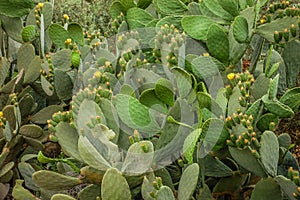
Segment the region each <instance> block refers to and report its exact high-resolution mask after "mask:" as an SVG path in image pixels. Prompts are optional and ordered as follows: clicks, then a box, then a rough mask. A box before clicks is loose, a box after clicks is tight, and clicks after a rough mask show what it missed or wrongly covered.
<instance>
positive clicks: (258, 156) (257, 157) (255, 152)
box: [251, 149, 260, 159]
mask: <svg viewBox="0 0 300 200" xmlns="http://www.w3.org/2000/svg"><path fill="white" fill-rule="evenodd" d="M251 154H252V155H253V156H254V157H255V158H256V159H259V158H260V155H259V153H258V152H257V151H256V150H255V149H252V150H251Z"/></svg>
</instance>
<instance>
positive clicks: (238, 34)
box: [232, 16, 249, 43]
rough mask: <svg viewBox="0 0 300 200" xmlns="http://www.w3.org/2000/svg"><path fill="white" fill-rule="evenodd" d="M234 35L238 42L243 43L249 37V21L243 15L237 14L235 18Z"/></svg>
mask: <svg viewBox="0 0 300 200" xmlns="http://www.w3.org/2000/svg"><path fill="white" fill-rule="evenodd" d="M232 29H233V36H234V38H235V39H236V41H237V42H239V43H243V42H246V41H247V39H248V37H249V36H248V32H249V31H248V21H247V19H246V18H245V17H243V16H237V17H236V18H235V19H234V22H233V25H232Z"/></svg>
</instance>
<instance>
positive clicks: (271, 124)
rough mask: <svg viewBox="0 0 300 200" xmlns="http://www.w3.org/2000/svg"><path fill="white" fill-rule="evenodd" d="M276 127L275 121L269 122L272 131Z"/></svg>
mask: <svg viewBox="0 0 300 200" xmlns="http://www.w3.org/2000/svg"><path fill="white" fill-rule="evenodd" d="M275 128H276V124H275V122H270V124H269V130H270V131H274V130H275Z"/></svg>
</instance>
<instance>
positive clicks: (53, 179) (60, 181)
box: [32, 170, 82, 191]
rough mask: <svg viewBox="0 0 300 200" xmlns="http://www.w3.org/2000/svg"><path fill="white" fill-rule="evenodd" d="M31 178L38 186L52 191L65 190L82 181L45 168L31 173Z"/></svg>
mask: <svg viewBox="0 0 300 200" xmlns="http://www.w3.org/2000/svg"><path fill="white" fill-rule="evenodd" d="M32 179H33V181H34V182H35V184H36V185H37V186H38V187H40V188H43V189H46V190H54V191H61V190H67V189H70V188H72V187H74V186H76V185H79V184H81V183H82V181H81V180H80V179H78V178H74V177H71V176H66V175H62V174H59V173H56V172H52V171H47V170H41V171H37V172H35V173H33V174H32ZM49 183H51V184H49Z"/></svg>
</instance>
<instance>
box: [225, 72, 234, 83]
mask: <svg viewBox="0 0 300 200" xmlns="http://www.w3.org/2000/svg"><path fill="white" fill-rule="evenodd" d="M234 77H235V74H234V73H230V74H228V75H227V78H228V80H230V81H232V80H233V79H234Z"/></svg>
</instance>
